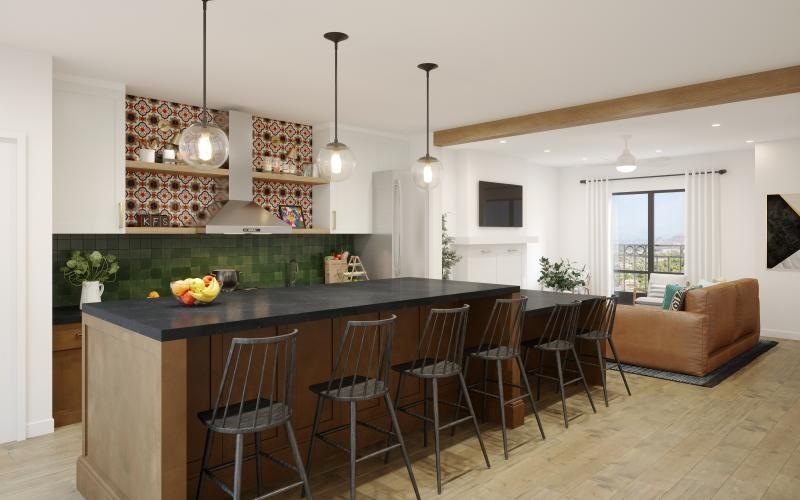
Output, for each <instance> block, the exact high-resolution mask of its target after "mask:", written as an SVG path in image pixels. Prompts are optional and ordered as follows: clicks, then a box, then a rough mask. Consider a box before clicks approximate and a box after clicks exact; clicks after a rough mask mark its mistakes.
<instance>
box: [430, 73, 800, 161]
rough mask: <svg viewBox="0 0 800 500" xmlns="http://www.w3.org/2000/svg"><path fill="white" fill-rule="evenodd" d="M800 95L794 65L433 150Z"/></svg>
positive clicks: (599, 106) (486, 125) (631, 99)
mask: <svg viewBox="0 0 800 500" xmlns="http://www.w3.org/2000/svg"><path fill="white" fill-rule="evenodd" d="M796 92H800V66H790V67H788V68H781V69H775V70H770V71H762V72H760V73H752V74H749V75H742V76H734V77H732V78H725V79H722V80H714V81H711V82H705V83H697V84H694V85H686V86H683V87H675V88H671V89H666V90H658V91H655V92H647V93H645V94H637V95H632V96H628V97H620V98H617V99H609V100H607V101H598V102H592V103H589V104H581V105H578V106H571V107H568V108H560V109H553V110H550V111H543V112H540V113H532V114H528V115H522V116H514V117H511V118H503V119H501V120H494V121H490V122H483V123H475V124H473V125H465V126H463V127H456V128H450V129H445V130H437V131H435V132H434V133H433V143H434V144H435V145H436V146H439V147H443V146H454V145H456V144H465V143H468V142H475V141H485V140H489V139H500V138H503V137H512V136H515V135H523V134H532V133H535V132H544V131H546V130H556V129H561V128H569V127H578V126H581V125H590V124H593V123H603V122H610V121H615V120H623V119H626V118H636V117H639V116H647V115H655V114H659V113H669V112H672V111H682V110H684V109H693V108H702V107H706V106H716V105H718V104H727V103H731V102H738V101H747V100H750V99H760V98H763V97H773V96H778V95H784V94H793V93H796Z"/></svg>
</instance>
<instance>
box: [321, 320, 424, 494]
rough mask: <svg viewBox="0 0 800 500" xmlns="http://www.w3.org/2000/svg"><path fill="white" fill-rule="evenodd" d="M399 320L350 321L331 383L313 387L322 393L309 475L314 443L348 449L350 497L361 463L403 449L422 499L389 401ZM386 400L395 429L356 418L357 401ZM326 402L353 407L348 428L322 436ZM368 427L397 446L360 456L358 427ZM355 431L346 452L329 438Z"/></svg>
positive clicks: (332, 371) (415, 490)
mask: <svg viewBox="0 0 800 500" xmlns="http://www.w3.org/2000/svg"><path fill="white" fill-rule="evenodd" d="M396 320H397V316H395V315H392V317H390V318H388V319H382V320H377V321H348V322H347V326H346V327H345V330H344V335H342V340H341V342H340V343H339V350H338V354H337V355H336V359H335V361H334V364H333V369H332V370H331V376H330V378H329V379H328V381H327V382H322V383H319V384H314V385H312V386H310V387H309V389H310V390H311V391H312V392H313V393H315V394H316V395H317V409H316V412H315V414H314V425H313V427H312V430H311V441H310V442H309V443H308V455H307V456H306V471H308V472H309V474H310V471H311V456H312V453H313V451H314V442H315V441H316V440H317V439H319V440H320V441H322V442H324V443H327V444H329V445H331V446H333V447H334V448H337V449H339V450H342V451H344V452H345V453H347V454H348V455H349V457H350V498H351V499H355V497H356V464H357V463H358V462H361V461H363V460H367V459H370V458H374V457H377V456H380V455H383V454H384V453H386V452H388V451H389V450H392V449H394V448H400V450H401V451H402V452H403V460H405V463H406V469H408V476H409V478H411V486H412V487H413V488H414V494H415V495H416V497H417V499H419V498H420V496H419V490H418V489H417V481H416V479H414V471H413V470H412V469H411V462H410V461H409V459H408V453H407V452H406V446H405V443H404V442H403V435H402V434H401V433H400V426H399V425H398V423H397V414H396V413H395V411H394V406H393V405H392V398H391V397H389V364H390V359H391V351H392V340H393V339H394V331H395V322H396ZM380 398H383V400H384V403H386V409H387V410H388V412H389V417H390V419H391V421H392V429H391V430H386V429H381V428H380V427H378V426H375V425H373V424H371V423H369V422H362V421H359V420H357V418H356V403H358V402H359V401H369V400H373V399H380ZM326 399H329V400H331V401H338V402H343V403H348V404H349V406H350V421H349V423H348V424H344V425H339V426H336V427H333V428H331V429H328V430H325V431H322V432H320V430H319V420H320V417H321V414H322V407H323V404H324V402H325V400H326ZM357 425H362V426H364V427H366V428H368V429H371V430H373V431H377V432H381V433H383V434H387V435H388V436H389V437H390V438H391V437H394V438H395V440H396V441H397V443H396V444H393V445H390V446H387V447H385V448H382V449H380V450H377V451H374V452H370V453H368V454H366V455H363V456H361V457H357V449H356V426H357ZM345 429H349V431H350V447H349V448H346V447H344V446H342V445H340V444H339V443H336V442H334V441H331V440H329V439H328V438H327V436H328V434H331V433H334V432H338V431H343V430H345Z"/></svg>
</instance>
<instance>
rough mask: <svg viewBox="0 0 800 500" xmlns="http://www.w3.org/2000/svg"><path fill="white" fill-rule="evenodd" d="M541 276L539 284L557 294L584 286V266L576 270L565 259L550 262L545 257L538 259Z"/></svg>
mask: <svg viewBox="0 0 800 500" xmlns="http://www.w3.org/2000/svg"><path fill="white" fill-rule="evenodd" d="M539 266H540V267H541V274H540V275H539V284H540V285H541V286H543V287H545V288H550V289H552V290H556V291H559V292H566V291H571V290H574V289H576V288H578V287H582V286H586V266H583V267H581V268H578V267H577V266H576V265H574V264H573V263H572V262H570V261H569V260H567V259H561V260H559V261H554V262H550V259H548V258H547V257H542V258H540V259H539Z"/></svg>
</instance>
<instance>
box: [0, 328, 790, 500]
mask: <svg viewBox="0 0 800 500" xmlns="http://www.w3.org/2000/svg"><path fill="white" fill-rule="evenodd" d="M629 381H630V383H631V389H632V391H633V396H632V397H628V396H627V395H626V394H625V392H624V387H623V386H622V381H621V379H620V378H619V375H618V374H616V373H614V372H609V383H610V386H611V387H610V389H611V395H610V401H609V404H610V407H609V408H606V407H605V406H603V403H602V392H601V390H600V389H599V388H596V389H594V391H593V396H594V398H595V401H596V403H597V404H598V413H597V414H596V415H593V414H592V412H591V409H590V408H589V405H588V402H587V401H586V398H585V396H583V395H582V394H581V393H579V392H576V391H574V390H573V391H572V395H571V396H570V399H569V401H568V405H569V408H570V410H571V411H572V419H571V422H570V428H569V429H568V430H565V429H564V427H563V421H562V417H561V412H560V410H561V406H560V403H559V401H558V400H557V399H556V398H555V397H554V395H553V394H552V393H551V392H550V391H551V390H552V386H550V387H548V386H547V385H546V384H545V385H544V386H543V388H546V389H547V393H548V394H547V398H546V399H545V400H544V401H543V403H542V406H544V408H543V410H544V411H543V412H542V413H543V420H544V425H545V432H547V440H546V441H541V439H540V438H539V436H538V434H537V433H536V430H535V423H534V421H533V420H532V419H528V421H527V422H526V425H525V426H523V427H521V428H518V429H514V430H513V431H511V432H510V433H509V440H510V445H511V447H512V450H511V456H510V459H509V460H508V461H504V460H503V455H502V444H501V437H500V431H499V428H496V427H494V426H492V425H489V424H487V425H484V426H483V429H484V433H485V434H484V436H485V439H486V441H487V446H488V449H489V454H490V459H491V461H492V469H491V470H487V469H485V467H484V465H483V462H482V459H481V455H480V452H479V450H478V448H477V442H476V440H475V439H474V438H472V437H471V435H470V433H469V429H468V427H467V426H462V428H460V429H459V433H458V434H457V435H456V437H455V438H452V439H451V438H450V437H449V436H447V437H446V438H445V439H444V442H443V444H442V447H443V469H444V471H443V478H444V481H445V484H444V493H443V495H442V496H441V497H439V498H443V499H447V498H453V499H456V498H482V499H494V498H668V499H686V498H714V499H733V498H737V499H738V498H770V499H774V498H800V342H792V341H781V343H780V345H779V346H778V347H776V348H774V349H772V350H771V351H769V352H768V353H766V354H764V355H762V356H761V357H760V358H758V359H757V360H756V361H755V362H753V363H751V364H750V365H749V366H747V367H746V368H745V369H743V370H741V371H739V372H738V373H737V374H735V375H734V376H732V377H731V378H729V379H728V380H727V381H725V382H724V383H722V384H721V385H719V386H717V387H716V388H713V389H706V388H702V387H693V386H689V385H684V384H679V383H674V382H666V381H661V380H656V379H651V378H646V377H637V376H634V375H631V376H630V377H629ZM416 434H418V433H415V435H414V436H408V437H407V439H408V441H409V442H410V447H411V449H412V460H413V462H414V470H415V473H416V475H417V481H418V483H419V485H420V491H421V493H422V496H423V497H425V498H436V497H437V495H436V484H435V483H436V480H435V471H434V468H433V448H432V445H431V446H429V447H428V448H422V446H421V439H419V436H418V435H416ZM79 452H80V426H79V425H73V426H69V427H65V428H61V429H59V430H58V431H56V432H55V433H54V434H51V435H48V436H42V437H39V438H35V439H29V440H28V441H25V442H23V443H15V444H7V445H4V446H0V498H14V499H78V498H80V495H79V494H78V493H77V492H76V491H75V459H76V458H77V456H78V454H79ZM320 466H321V467H325V465H324V464H320ZM358 484H359V486H358V494H359V498H365V499H373V498H374V499H385V498H411V496H410V495H409V492H410V485H409V483H408V478H407V476H406V473H405V469H404V468H403V466H402V463H401V461H400V460H399V453H395V454H394V457H393V460H392V461H390V462H389V464H388V465H383V463H382V461H381V460H380V459H378V460H374V461H372V463H369V464H364V465H363V467H362V468H361V469H360V470H359V478H358ZM312 488H313V490H314V496H315V497H316V498H345V497H346V496H347V480H346V470H345V469H343V468H341V467H334V468H332V470H330V471H329V472H326V473H323V474H315V477H314V478H313V481H312ZM287 498H297V494H296V493H293V494H292V495H289V496H287Z"/></svg>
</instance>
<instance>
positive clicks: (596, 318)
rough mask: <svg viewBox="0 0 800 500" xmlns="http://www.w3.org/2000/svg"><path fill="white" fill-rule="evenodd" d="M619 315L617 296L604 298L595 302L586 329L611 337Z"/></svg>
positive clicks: (587, 319)
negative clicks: (615, 320) (616, 317)
mask: <svg viewBox="0 0 800 500" xmlns="http://www.w3.org/2000/svg"><path fill="white" fill-rule="evenodd" d="M616 314H617V296H616V295H612V296H611V297H603V298H600V299H597V300H595V301H594V304H592V308H591V309H590V310H589V315H588V316H587V317H586V323H585V325H584V326H585V328H586V330H587V331H590V332H600V333H603V334H605V335H606V336H608V337H610V336H611V332H612V330H613V329H614V318H615V316H616Z"/></svg>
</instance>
